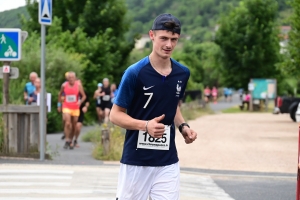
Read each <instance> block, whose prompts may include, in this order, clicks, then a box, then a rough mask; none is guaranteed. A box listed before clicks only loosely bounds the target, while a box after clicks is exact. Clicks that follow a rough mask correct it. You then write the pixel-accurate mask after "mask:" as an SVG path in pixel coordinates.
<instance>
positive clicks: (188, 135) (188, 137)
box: [181, 126, 197, 144]
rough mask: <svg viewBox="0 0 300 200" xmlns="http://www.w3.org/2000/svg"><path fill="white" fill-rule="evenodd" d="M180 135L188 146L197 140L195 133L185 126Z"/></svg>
mask: <svg viewBox="0 0 300 200" xmlns="http://www.w3.org/2000/svg"><path fill="white" fill-rule="evenodd" d="M181 134H182V136H183V138H184V140H185V143H186V144H190V143H192V142H194V141H195V140H196V139H197V133H196V132H195V131H194V130H193V129H190V128H189V127H187V126H184V127H183V129H182V133H181Z"/></svg>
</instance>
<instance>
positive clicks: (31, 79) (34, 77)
mask: <svg viewBox="0 0 300 200" xmlns="http://www.w3.org/2000/svg"><path fill="white" fill-rule="evenodd" d="M29 79H30V81H31V82H32V83H34V81H35V79H36V75H35V74H32V75H30V78H29Z"/></svg>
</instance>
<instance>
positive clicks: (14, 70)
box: [0, 66, 19, 79]
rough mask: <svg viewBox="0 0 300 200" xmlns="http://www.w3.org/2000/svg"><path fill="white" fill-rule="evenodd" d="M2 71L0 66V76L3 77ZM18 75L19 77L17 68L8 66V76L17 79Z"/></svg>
mask: <svg viewBox="0 0 300 200" xmlns="http://www.w3.org/2000/svg"><path fill="white" fill-rule="evenodd" d="M4 67H5V66H4ZM3 71H4V69H3V67H0V78H3ZM18 77H19V68H17V67H10V73H9V78H10V79H17V78H18Z"/></svg>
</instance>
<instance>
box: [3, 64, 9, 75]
mask: <svg viewBox="0 0 300 200" xmlns="http://www.w3.org/2000/svg"><path fill="white" fill-rule="evenodd" d="M2 72H3V73H6V74H9V72H10V67H9V66H8V65H6V66H3V67H2Z"/></svg>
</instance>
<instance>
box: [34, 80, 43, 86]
mask: <svg viewBox="0 0 300 200" xmlns="http://www.w3.org/2000/svg"><path fill="white" fill-rule="evenodd" d="M34 86H35V87H36V88H40V87H41V80H40V79H36V80H35V81H34Z"/></svg>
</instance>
